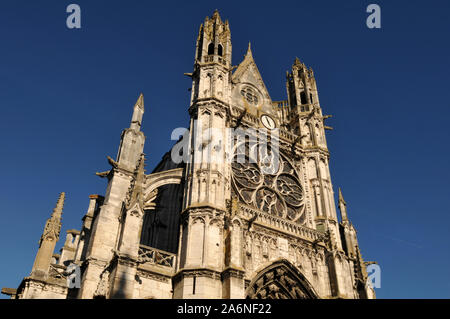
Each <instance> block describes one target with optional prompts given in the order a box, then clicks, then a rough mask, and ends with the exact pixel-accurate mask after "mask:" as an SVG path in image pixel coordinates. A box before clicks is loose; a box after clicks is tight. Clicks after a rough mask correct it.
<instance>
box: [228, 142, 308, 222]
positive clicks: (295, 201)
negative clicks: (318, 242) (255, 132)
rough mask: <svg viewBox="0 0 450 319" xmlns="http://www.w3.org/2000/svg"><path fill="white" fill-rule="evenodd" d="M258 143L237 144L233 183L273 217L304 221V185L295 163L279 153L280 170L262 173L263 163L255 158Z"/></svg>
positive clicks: (246, 198) (251, 202)
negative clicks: (253, 156) (253, 155)
mask: <svg viewBox="0 0 450 319" xmlns="http://www.w3.org/2000/svg"><path fill="white" fill-rule="evenodd" d="M257 146H258V145H257V144H253V145H250V146H248V145H247V146H244V145H243V143H242V144H238V145H237V147H236V148H235V157H234V159H235V160H234V161H233V163H232V173H233V185H234V189H235V191H236V192H237V193H238V194H239V197H240V199H241V200H243V201H244V202H245V203H246V204H249V205H251V206H254V207H256V208H258V209H259V210H261V211H264V212H266V213H269V214H271V215H273V216H276V217H279V218H283V219H287V220H290V221H294V222H297V223H299V224H304V223H305V222H306V214H305V201H304V192H303V187H302V186H301V184H300V179H299V176H298V174H297V172H296V170H295V169H294V167H293V165H292V164H291V163H290V162H289V161H288V160H287V158H286V157H285V156H284V155H282V154H280V156H279V158H280V161H279V167H278V170H277V171H276V172H275V173H273V174H263V170H262V169H261V163H260V162H257V161H256V160H255V159H254V158H252V155H251V154H256V151H255V149H256V148H257Z"/></svg>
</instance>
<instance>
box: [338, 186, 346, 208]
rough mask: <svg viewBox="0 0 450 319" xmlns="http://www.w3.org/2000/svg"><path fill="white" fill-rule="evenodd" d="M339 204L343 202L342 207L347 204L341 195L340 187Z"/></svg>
mask: <svg viewBox="0 0 450 319" xmlns="http://www.w3.org/2000/svg"><path fill="white" fill-rule="evenodd" d="M339 202H343V203H344V205H347V203H346V202H345V200H344V196H343V195H342V190H341V188H340V187H339Z"/></svg>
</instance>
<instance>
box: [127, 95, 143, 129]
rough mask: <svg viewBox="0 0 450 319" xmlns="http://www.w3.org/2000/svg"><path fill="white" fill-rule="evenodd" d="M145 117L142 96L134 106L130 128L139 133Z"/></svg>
mask: <svg viewBox="0 0 450 319" xmlns="http://www.w3.org/2000/svg"><path fill="white" fill-rule="evenodd" d="M143 116H144V94H142V93H141V94H140V95H139V98H138V99H137V101H136V104H135V105H134V110H133V117H132V118H131V125H130V128H131V129H134V130H137V131H139V130H140V128H141V124H142V117H143Z"/></svg>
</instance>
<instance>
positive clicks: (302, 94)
mask: <svg viewBox="0 0 450 319" xmlns="http://www.w3.org/2000/svg"><path fill="white" fill-rule="evenodd" d="M300 100H301V104H307V102H306V94H305V91H303V92H302V93H300Z"/></svg>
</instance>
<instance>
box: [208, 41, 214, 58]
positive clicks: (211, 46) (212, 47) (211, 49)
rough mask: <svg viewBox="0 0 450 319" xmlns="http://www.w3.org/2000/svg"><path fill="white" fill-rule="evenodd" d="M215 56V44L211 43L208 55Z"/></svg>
mask: <svg viewBox="0 0 450 319" xmlns="http://www.w3.org/2000/svg"><path fill="white" fill-rule="evenodd" d="M213 54H214V43H212V42H211V43H210V44H209V45H208V55H213Z"/></svg>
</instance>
